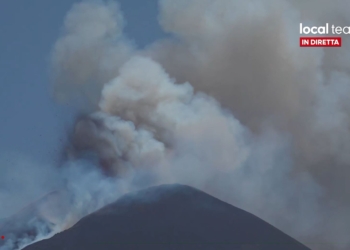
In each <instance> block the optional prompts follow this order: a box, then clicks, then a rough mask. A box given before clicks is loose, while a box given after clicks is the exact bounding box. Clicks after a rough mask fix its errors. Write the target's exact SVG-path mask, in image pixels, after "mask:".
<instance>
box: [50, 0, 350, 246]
mask: <svg viewBox="0 0 350 250" xmlns="http://www.w3.org/2000/svg"><path fill="white" fill-rule="evenodd" d="M159 6H160V15H159V21H160V24H161V26H162V28H163V29H164V31H166V32H168V33H171V34H172V35H173V37H174V38H169V39H164V40H159V41H156V42H155V43H154V44H152V45H151V46H149V47H148V48H146V49H144V50H138V49H136V48H135V46H133V44H132V43H131V42H130V41H129V40H128V38H127V37H125V36H124V35H123V27H124V21H123V16H122V14H121V11H120V9H119V7H118V5H117V4H115V3H111V2H108V3H104V2H102V1H85V2H82V3H80V4H76V5H74V6H73V8H72V9H71V11H70V12H69V13H68V15H67V17H66V19H65V23H64V31H63V34H62V36H61V37H60V39H59V40H58V41H57V43H56V44H55V46H54V50H53V54H52V71H53V80H54V83H55V93H56V94H57V97H59V99H60V100H62V99H69V97H76V96H77V95H81V94H82V95H83V96H84V97H85V98H86V99H87V101H88V103H89V107H88V108H87V109H86V110H88V111H89V112H90V111H91V113H90V114H89V115H87V116H86V117H84V118H82V119H78V121H77V123H76V125H75V128H74V130H73V131H72V137H71V141H70V145H69V147H67V152H68V156H69V157H68V159H70V160H69V161H67V163H66V164H65V165H66V166H65V167H64V168H62V169H61V170H57V171H58V174H57V175H56V178H57V176H58V177H59V178H60V179H62V180H63V182H64V183H65V184H64V185H62V186H65V188H66V190H67V191H68V193H69V197H70V199H72V200H73V202H72V204H71V205H70V206H69V208H68V210H69V211H70V212H69V214H68V216H67V217H66V218H65V219H64V220H62V221H63V222H62V221H61V222H60V223H59V226H58V229H57V228H56V229H55V230H56V231H60V230H63V229H65V228H67V227H69V226H71V225H72V224H74V222H76V221H77V220H78V219H80V218H82V217H83V216H85V215H87V214H89V213H91V212H93V211H95V210H96V209H98V208H100V207H102V206H104V205H106V204H108V203H109V202H112V201H114V200H115V199H117V198H118V197H119V196H120V195H122V194H124V193H126V192H128V191H130V190H134V189H138V188H142V187H146V186H150V185H155V184H162V183H174V182H177V183H182V184H188V185H191V186H194V187H196V188H199V189H201V190H203V191H206V192H208V193H210V194H212V195H214V196H216V197H218V198H220V199H222V200H224V201H226V202H229V203H230V204H232V205H235V206H238V207H241V208H243V209H245V210H247V211H249V212H252V213H254V214H256V215H257V216H259V217H261V218H263V219H265V220H266V221H268V222H269V223H272V224H273V225H275V226H276V227H278V228H279V229H281V230H283V231H285V232H286V233H289V234H290V235H292V236H294V237H296V238H297V239H298V240H300V241H302V242H303V243H305V244H306V245H308V246H310V247H311V248H312V249H320V250H329V249H337V250H342V249H344V250H345V249H348V248H349V247H350V240H349V237H348V232H349V231H350V219H349V218H350V216H349V211H350V195H349V191H348V190H349V182H348V176H349V174H350V170H349V165H350V156H349V154H348V152H349V151H350V130H349V129H350V127H349V125H348V124H350V123H349V122H350V121H349V114H350V102H349V101H348V98H347V97H348V96H349V94H350V76H349V73H350V69H349V66H348V65H349V62H350V47H349V39H348V38H347V37H344V38H343V47H342V48H340V49H321V48H315V49H301V48H299V41H298V40H299V33H298V32H299V23H300V22H303V23H305V24H312V25H323V24H324V23H326V22H329V23H334V24H337V25H342V24H344V25H345V24H347V25H348V24H349V23H350V20H349V19H350V18H349V16H348V15H347V13H346V10H347V8H346V6H348V3H347V1H345V0H338V1H333V2H332V3H330V2H329V1H316V0H313V1H308V2H307V3H306V2H301V1H289V0H288V1H287V0H283V1H281V0H278V1H277V0H263V1H261V0H259V1H257V0H247V1H237V0H220V1H213V0H177V1H170V0H160V1H159ZM96 166H102V170H103V171H102V172H101V171H99V170H97V169H96ZM55 171H56V170H55ZM106 171H107V172H106ZM103 172H104V173H103ZM106 173H107V175H108V176H109V177H106V175H105V174H106ZM96 197H99V199H96Z"/></svg>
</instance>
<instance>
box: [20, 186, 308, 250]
mask: <svg viewBox="0 0 350 250" xmlns="http://www.w3.org/2000/svg"><path fill="white" fill-rule="evenodd" d="M47 249H50V250H63V249H65V250H77V249H84V250H98V249H103V250H112V249H113V250H116V249H121V250H126V249H130V250H131V249H132V250H135V249H143V250H146V249H150V250H154V249H159V250H164V249H174V250H175V249H176V250H179V249H189V250H194V249H201V250H202V249H213V250H214V249H215V250H218V249H227V250H243V249H245V250H248V249H250V250H307V249H309V248H307V247H305V246H303V245H302V244H301V243H299V242H297V241H296V240H294V239H293V238H291V237H289V236H288V235H286V234H284V233H283V232H281V231H280V230H278V229H276V228H275V227H273V226H271V225H270V224H268V223H266V222H265V221H263V220H261V219H259V218H257V217H256V216H254V215H252V214H250V213H247V212H245V211H243V210H241V209H238V208H236V207H233V206H231V205H229V204H227V203H224V202H222V201H220V200H218V199H216V198H214V197H212V196H210V195H208V194H206V193H203V192H201V191H198V190H196V189H194V188H191V187H188V186H182V185H163V186H159V187H152V188H148V189H145V190H142V191H140V192H138V193H133V194H129V195H126V196H124V197H122V198H121V199H119V200H118V201H117V202H115V203H113V204H111V205H108V206H106V207H105V208H103V209H101V210H99V211H97V212H96V213H93V214H91V215H89V216H87V217H85V218H84V219H82V220H81V221H80V222H79V223H77V224H76V225H75V226H74V227H72V228H71V229H69V230H67V231H65V232H62V233H60V234H58V235H56V236H54V237H53V238H51V239H48V240H44V241H41V242H38V243H36V244H34V245H31V246H29V247H27V248H25V250H47Z"/></svg>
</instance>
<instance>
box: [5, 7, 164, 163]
mask: <svg viewBox="0 0 350 250" xmlns="http://www.w3.org/2000/svg"><path fill="white" fill-rule="evenodd" d="M76 2H80V1H74V0H60V1H47V0H31V1H17V0H14V1H9V0H8V1H6V0H5V1H1V4H0V50H1V53H0V106H1V108H0V119H1V125H0V128H1V129H0V157H1V154H8V153H9V152H11V153H14V152H15V153H20V154H25V155H29V156H31V158H35V159H36V160H37V161H44V160H45V161H46V160H48V159H52V158H53V157H52V156H55V155H57V154H58V153H59V149H60V143H59V142H60V140H62V139H63V136H64V135H65V129H66V128H67V126H68V124H69V123H70V122H71V120H72V116H73V115H74V110H73V109H72V107H68V106H66V107H64V106H62V105H59V104H57V103H55V102H54V100H53V98H52V91H51V83H50V74H49V66H50V64H49V60H50V53H51V49H52V46H53V44H54V42H55V41H56V40H57V38H58V36H59V34H60V32H61V28H62V25H63V19H64V17H65V15H66V13H67V11H68V10H69V9H70V8H71V6H72V5H73V4H74V3H76ZM139 2H140V1H139V0H120V1H119V3H120V4H121V7H122V9H123V12H124V16H125V19H126V20H127V26H126V30H125V32H126V34H127V35H128V36H129V37H130V38H131V39H133V40H135V42H136V43H137V44H138V45H139V46H142V47H143V46H147V44H149V43H151V42H152V41H154V40H155V39H157V38H159V37H161V36H163V35H164V34H163V33H162V31H161V29H160V28H159V26H158V22H157V1H156V0H147V1H143V3H144V4H143V5H140V4H136V3H139ZM141 20H142V21H141Z"/></svg>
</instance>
